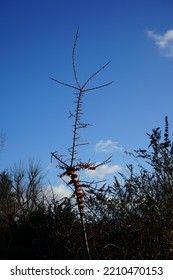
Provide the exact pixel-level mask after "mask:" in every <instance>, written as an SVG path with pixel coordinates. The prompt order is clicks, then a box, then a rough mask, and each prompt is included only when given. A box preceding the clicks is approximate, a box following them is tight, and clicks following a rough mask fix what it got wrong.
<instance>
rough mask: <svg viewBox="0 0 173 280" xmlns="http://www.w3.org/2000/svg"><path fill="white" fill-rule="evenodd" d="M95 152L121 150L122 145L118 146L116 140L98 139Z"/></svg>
mask: <svg viewBox="0 0 173 280" xmlns="http://www.w3.org/2000/svg"><path fill="white" fill-rule="evenodd" d="M95 150H96V152H105V153H107V152H113V151H123V148H122V147H119V146H118V144H117V142H113V141H112V140H110V139H108V140H106V141H103V140H100V141H99V142H98V143H97V144H96V145H95Z"/></svg>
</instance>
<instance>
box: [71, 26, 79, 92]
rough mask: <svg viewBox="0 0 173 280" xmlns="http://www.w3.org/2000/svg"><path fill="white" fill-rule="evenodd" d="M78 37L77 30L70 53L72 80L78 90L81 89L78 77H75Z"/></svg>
mask: <svg viewBox="0 0 173 280" xmlns="http://www.w3.org/2000/svg"><path fill="white" fill-rule="evenodd" d="M78 36H79V32H78V30H77V32H76V36H75V41H74V45H73V51H72V65H73V73H74V78H75V81H76V84H77V85H78V88H79V89H81V86H80V84H79V81H78V77H77V73H76V65H75V50H76V45H77V40H78Z"/></svg>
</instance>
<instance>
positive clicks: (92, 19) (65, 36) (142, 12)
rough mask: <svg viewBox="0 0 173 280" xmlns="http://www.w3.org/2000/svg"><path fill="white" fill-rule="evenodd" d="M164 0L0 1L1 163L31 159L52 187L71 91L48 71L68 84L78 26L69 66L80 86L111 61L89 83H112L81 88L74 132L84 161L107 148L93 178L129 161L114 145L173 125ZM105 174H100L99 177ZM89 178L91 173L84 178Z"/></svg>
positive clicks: (171, 43) (169, 10)
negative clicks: (78, 128)
mask: <svg viewBox="0 0 173 280" xmlns="http://www.w3.org/2000/svg"><path fill="white" fill-rule="evenodd" d="M172 14H173V2H172V0H152V1H151V0H141V1H139V0H131V1H127V0H126V1H125V0H107V1H104V0H87V1H85V0H84V1H79V0H74V1H73V0H63V1H62V0H25V1H23V0H15V1H13V0H1V1H0V34H1V44H0V61H1V62H0V92H1V109H0V129H3V130H4V131H5V132H6V134H7V139H6V143H5V146H4V148H3V150H2V151H1V154H0V168H1V170H3V169H5V168H9V167H11V166H13V165H14V163H18V162H19V161H25V162H26V161H27V160H28V159H31V158H35V159H36V160H40V162H41V165H42V168H43V170H44V171H45V172H46V174H47V176H46V180H47V181H48V180H50V181H51V182H52V184H53V185H56V184H57V185H58V181H57V177H56V174H57V170H56V169H55V166H56V162H55V161H53V163H51V160H50V153H51V152H52V151H55V150H56V151H58V152H59V153H60V154H67V149H68V147H70V146H71V136H72V127H71V125H72V122H71V119H69V118H68V115H69V111H73V110H74V103H73V100H74V90H72V89H70V88H66V87H63V86H61V85H58V84H57V83H54V82H53V81H51V80H50V79H49V78H48V77H49V76H51V77H53V78H55V79H58V80H61V81H63V82H67V83H70V84H75V82H74V77H73V72H72V64H71V52H72V47H73V43H74V38H75V33H76V30H77V28H78V27H79V40H78V44H77V48H76V63H77V73H78V77H79V81H80V82H81V83H83V82H84V81H85V80H86V79H87V78H88V77H89V76H90V75H91V74H93V73H94V72H95V71H96V70H97V69H98V68H100V67H101V66H102V65H104V64H105V63H106V62H107V61H109V60H111V64H110V65H109V66H108V67H107V68H106V69H104V71H103V72H101V73H100V74H99V75H98V76H97V77H96V78H95V79H94V80H92V81H91V83H90V86H91V87H92V86H97V85H100V84H104V83H107V82H110V81H114V83H113V84H112V85H110V86H109V87H107V88H103V89H101V90H99V91H95V92H94V91H93V92H88V93H86V95H85V97H84V104H83V112H84V115H83V120H84V121H86V122H88V123H92V126H91V127H88V128H86V129H85V130H84V131H83V132H82V136H83V139H86V140H87V141H88V142H89V143H90V144H89V145H88V146H86V147H85V148H80V150H79V155H81V157H82V159H83V160H88V159H91V161H94V162H100V161H102V160H104V159H105V158H107V157H109V156H110V155H112V161H111V163H109V165H108V166H103V167H102V170H98V173H97V174H93V173H92V174H88V175H90V176H93V175H95V176H96V178H97V179H98V178H99V179H105V178H106V176H110V175H112V176H113V175H115V174H116V171H118V170H121V171H123V170H124V168H125V164H126V163H130V162H133V159H132V158H129V157H128V156H126V155H124V154H123V150H128V151H133V150H134V149H138V148H146V147H147V145H148V138H147V136H146V133H147V132H149V133H150V132H151V130H152V128H154V127H158V126H161V127H162V128H163V127H164V117H165V115H168V118H169V122H170V131H171V132H172V131H173V110H172V104H173V78H172V75H173V74H172V73H173V17H172ZM104 175H105V176H104ZM91 178H93V177H91Z"/></svg>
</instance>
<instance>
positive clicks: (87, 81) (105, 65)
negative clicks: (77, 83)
mask: <svg viewBox="0 0 173 280" xmlns="http://www.w3.org/2000/svg"><path fill="white" fill-rule="evenodd" d="M110 63H111V61H108V62H107V63H106V64H104V65H103V66H102V67H101V68H100V69H99V70H97V71H96V72H95V73H94V74H93V75H92V76H91V77H89V78H88V79H87V80H86V82H85V83H84V85H83V86H82V89H84V88H85V86H86V85H87V84H88V83H89V81H91V79H93V78H94V77H95V76H96V75H97V74H98V73H99V72H101V71H102V70H103V69H104V68H105V67H107V66H108V65H109V64H110Z"/></svg>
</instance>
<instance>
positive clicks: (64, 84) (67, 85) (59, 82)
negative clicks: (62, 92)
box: [49, 77, 80, 90]
mask: <svg viewBox="0 0 173 280" xmlns="http://www.w3.org/2000/svg"><path fill="white" fill-rule="evenodd" d="M49 79H51V80H52V81H54V82H56V83H58V84H61V85H63V86H66V87H70V88H74V89H77V90H80V89H79V88H77V87H75V86H72V85H69V84H66V83H63V82H61V81H58V80H56V79H54V78H52V77H49Z"/></svg>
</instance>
